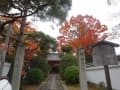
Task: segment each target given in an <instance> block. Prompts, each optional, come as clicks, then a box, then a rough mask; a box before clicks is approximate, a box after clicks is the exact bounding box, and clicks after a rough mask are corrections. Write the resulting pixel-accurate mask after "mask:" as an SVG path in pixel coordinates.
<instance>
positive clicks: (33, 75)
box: [26, 68, 44, 84]
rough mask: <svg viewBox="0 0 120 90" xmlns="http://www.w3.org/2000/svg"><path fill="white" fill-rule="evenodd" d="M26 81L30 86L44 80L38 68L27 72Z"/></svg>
mask: <svg viewBox="0 0 120 90" xmlns="http://www.w3.org/2000/svg"><path fill="white" fill-rule="evenodd" d="M26 80H27V81H28V82H29V83H30V84H39V83H41V82H42V81H43V80H44V73H43V72H42V71H41V70H40V69H39V68H33V69H31V70H30V71H29V72H27V74H26Z"/></svg>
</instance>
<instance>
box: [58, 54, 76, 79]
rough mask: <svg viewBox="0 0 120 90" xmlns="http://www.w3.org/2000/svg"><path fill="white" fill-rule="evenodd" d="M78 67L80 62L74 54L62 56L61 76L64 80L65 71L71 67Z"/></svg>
mask: <svg viewBox="0 0 120 90" xmlns="http://www.w3.org/2000/svg"><path fill="white" fill-rule="evenodd" d="M73 65H75V66H77V65H78V60H77V57H76V56H73V55H72V54H66V55H64V56H62V58H61V62H60V75H61V77H62V79H64V71H65V69H66V68H67V67H69V66H73Z"/></svg>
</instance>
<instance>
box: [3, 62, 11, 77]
mask: <svg viewBox="0 0 120 90" xmlns="http://www.w3.org/2000/svg"><path fill="white" fill-rule="evenodd" d="M9 69H10V63H5V64H4V67H3V73H2V76H6V75H7V74H8V71H9Z"/></svg>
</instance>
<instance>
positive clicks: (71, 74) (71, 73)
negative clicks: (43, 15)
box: [64, 66, 79, 84]
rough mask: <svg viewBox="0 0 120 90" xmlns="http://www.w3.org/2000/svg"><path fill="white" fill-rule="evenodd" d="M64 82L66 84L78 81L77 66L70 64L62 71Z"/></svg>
mask: <svg viewBox="0 0 120 90" xmlns="http://www.w3.org/2000/svg"><path fill="white" fill-rule="evenodd" d="M64 78H65V82H66V83H67V84H77V83H78V82H79V68H78V66H70V67H68V68H66V69H65V72H64Z"/></svg>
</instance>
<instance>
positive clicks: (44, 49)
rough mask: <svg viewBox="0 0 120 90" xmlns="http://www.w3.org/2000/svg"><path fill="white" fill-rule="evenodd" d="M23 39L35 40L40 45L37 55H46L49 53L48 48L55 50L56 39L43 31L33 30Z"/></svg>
mask: <svg viewBox="0 0 120 90" xmlns="http://www.w3.org/2000/svg"><path fill="white" fill-rule="evenodd" d="M25 39H30V40H36V41H37V43H38V44H39V46H40V51H39V52H38V53H37V54H38V55H39V56H42V57H46V56H47V55H48V54H49V49H51V50H52V51H56V47H57V41H56V39H55V38H53V37H51V36H49V35H46V34H44V33H43V32H39V31H34V32H33V33H32V34H29V35H27V36H26V38H25Z"/></svg>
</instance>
